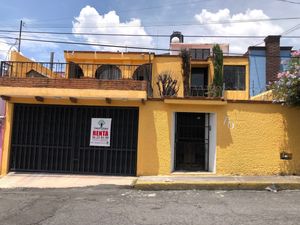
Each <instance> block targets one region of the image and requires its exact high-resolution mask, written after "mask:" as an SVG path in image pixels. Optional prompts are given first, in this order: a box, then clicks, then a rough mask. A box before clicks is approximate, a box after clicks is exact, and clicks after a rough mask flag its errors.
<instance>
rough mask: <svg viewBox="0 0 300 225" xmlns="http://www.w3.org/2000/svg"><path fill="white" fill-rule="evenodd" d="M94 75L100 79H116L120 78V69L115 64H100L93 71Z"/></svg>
mask: <svg viewBox="0 0 300 225" xmlns="http://www.w3.org/2000/svg"><path fill="white" fill-rule="evenodd" d="M95 77H96V78H97V79H101V80H118V79H121V77H122V73H121V70H120V69H119V68H118V67H117V66H115V65H108V64H107V65H102V66H100V67H99V68H98V69H97V70H96V73H95Z"/></svg>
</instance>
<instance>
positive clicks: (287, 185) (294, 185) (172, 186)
mask: <svg viewBox="0 0 300 225" xmlns="http://www.w3.org/2000/svg"><path fill="white" fill-rule="evenodd" d="M267 187H271V188H275V189H276V190H298V189H299V190H300V183H299V182H236V181H234V182H147V181H137V182H136V183H135V184H134V188H135V189H138V190H195V189H196V190H265V189H266V188H267Z"/></svg>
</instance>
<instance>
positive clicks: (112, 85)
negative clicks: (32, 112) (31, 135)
mask: <svg viewBox="0 0 300 225" xmlns="http://www.w3.org/2000/svg"><path fill="white" fill-rule="evenodd" d="M0 86H6V87H30V88H38V87H41V88H69V89H100V90H133V91H146V90H147V81H139V80H131V79H122V80H98V79H95V78H82V79H62V78H61V79H52V78H51V79H48V78H37V77H31V78H16V77H12V78H10V77H1V78H0Z"/></svg>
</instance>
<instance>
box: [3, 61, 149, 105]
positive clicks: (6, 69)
mask: <svg viewBox="0 0 300 225" xmlns="http://www.w3.org/2000/svg"><path fill="white" fill-rule="evenodd" d="M151 73H152V65H151V64H143V65H124V64H122V65H115V64H114V65H113V64H87V63H82V64H81V63H80V64H78V63H72V62H70V63H49V62H14V61H3V62H1V68H0V76H1V77H0V87H1V89H0V95H1V96H2V97H3V96H4V98H5V96H6V97H40V98H72V99H76V98H88V99H122V100H123V99H128V100H145V99H147V97H148V96H151V95H152V87H151ZM16 87H18V88H16ZM91 90H93V91H91Z"/></svg>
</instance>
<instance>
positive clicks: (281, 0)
mask: <svg viewBox="0 0 300 225" xmlns="http://www.w3.org/2000/svg"><path fill="white" fill-rule="evenodd" d="M277 1H279V2H286V3H291V4H296V5H300V2H295V1H290V0H277Z"/></svg>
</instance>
